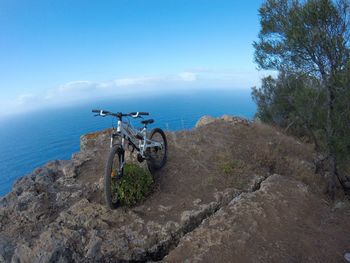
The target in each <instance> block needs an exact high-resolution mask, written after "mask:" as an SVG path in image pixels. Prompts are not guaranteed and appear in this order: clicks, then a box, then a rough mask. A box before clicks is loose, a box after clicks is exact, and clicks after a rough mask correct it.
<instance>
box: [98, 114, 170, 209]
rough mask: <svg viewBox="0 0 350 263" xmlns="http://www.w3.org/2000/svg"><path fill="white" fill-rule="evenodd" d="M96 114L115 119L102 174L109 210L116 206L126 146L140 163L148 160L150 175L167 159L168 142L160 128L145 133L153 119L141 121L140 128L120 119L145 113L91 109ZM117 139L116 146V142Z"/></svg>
mask: <svg viewBox="0 0 350 263" xmlns="http://www.w3.org/2000/svg"><path fill="white" fill-rule="evenodd" d="M92 112H93V113H97V114H96V115H95V116H101V117H106V116H112V117H115V118H117V129H114V130H113V132H112V134H111V141H110V153H109V157H108V160H107V163H106V168H105V174H104V193H105V199H106V203H107V205H108V206H109V207H110V208H111V209H115V208H117V207H119V205H120V200H119V198H118V193H117V186H118V183H119V182H120V180H121V178H122V177H123V174H124V165H125V158H124V157H125V149H126V148H125V146H126V145H127V146H128V147H129V149H130V147H131V152H132V153H133V152H134V151H135V150H136V152H137V160H138V161H139V162H143V161H144V160H146V161H147V166H148V168H149V170H150V171H151V172H153V171H156V170H159V169H161V168H162V167H163V166H164V165H165V163H166V160H167V150H168V145H167V140H166V136H165V133H164V131H163V130H162V129H160V128H154V129H153V130H152V131H151V132H150V133H149V135H148V134H147V125H148V124H152V123H153V122H154V120H153V119H148V120H143V121H141V123H142V124H143V128H141V129H136V128H134V127H133V126H132V125H131V123H130V120H129V121H128V122H126V121H124V120H123V117H126V118H128V117H132V118H134V119H137V118H142V116H147V115H149V113H148V112H131V113H121V112H117V113H113V112H109V111H106V110H95V109H94V110H92ZM117 137H119V140H118V142H117V143H115V139H116V138H117Z"/></svg>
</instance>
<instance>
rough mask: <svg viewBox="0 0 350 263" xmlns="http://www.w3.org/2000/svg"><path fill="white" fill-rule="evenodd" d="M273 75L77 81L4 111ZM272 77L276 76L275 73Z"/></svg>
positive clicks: (205, 73) (229, 84)
mask: <svg viewBox="0 0 350 263" xmlns="http://www.w3.org/2000/svg"><path fill="white" fill-rule="evenodd" d="M267 74H271V72H264V71H261V72H260V71H257V70H237V69H224V70H223V69H210V68H197V69H189V70H185V71H183V72H180V73H177V74H163V75H151V76H136V77H122V78H116V79H111V80H106V81H99V82H96V81H90V80H77V81H71V82H68V83H65V84H62V85H60V86H58V87H55V88H52V89H49V90H47V91H46V92H45V93H44V94H40V95H39V94H33V93H23V94H20V95H19V96H18V97H17V98H16V100H14V101H12V102H7V103H6V105H5V104H3V105H0V106H1V108H5V106H6V109H8V108H9V109H10V111H11V110H17V111H26V110H28V109H35V108H44V107H48V106H55V105H56V106H57V105H64V104H69V103H72V102H77V101H87V100H92V99H97V98H104V97H113V96H124V97H125V96H145V95H153V94H160V93H166V92H168V91H170V90H174V91H182V90H188V89H197V90H203V89H206V88H228V89H232V88H247V89H249V88H251V87H252V86H258V85H260V79H261V78H262V77H263V76H266V75H267ZM272 75H275V74H274V73H273V72H272Z"/></svg>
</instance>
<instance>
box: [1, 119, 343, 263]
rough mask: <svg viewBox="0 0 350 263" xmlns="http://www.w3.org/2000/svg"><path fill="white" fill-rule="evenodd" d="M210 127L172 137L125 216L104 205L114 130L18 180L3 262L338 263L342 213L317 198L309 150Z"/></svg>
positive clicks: (260, 128) (8, 209)
mask: <svg viewBox="0 0 350 263" xmlns="http://www.w3.org/2000/svg"><path fill="white" fill-rule="evenodd" d="M209 119H210V118H206V121H202V122H201V124H198V125H197V127H198V128H196V129H194V130H188V131H179V132H168V133H167V138H168V142H169V157H168V163H167V165H166V166H165V167H164V168H163V169H162V170H161V171H159V172H157V173H155V174H154V177H155V179H156V186H155V190H154V192H153V193H152V195H151V196H150V197H149V198H148V199H147V200H145V201H144V202H142V203H139V204H138V205H136V206H135V207H132V208H129V209H127V208H119V209H117V210H109V209H108V208H107V207H106V205H105V204H104V199H103V191H102V190H103V189H102V187H103V181H102V177H103V171H104V165H105V161H106V158H107V155H108V150H109V135H110V133H111V130H106V131H103V132H97V133H93V134H87V135H84V136H82V137H81V145H80V148H81V150H80V152H78V153H76V154H74V155H73V157H72V159H71V160H67V161H53V162H50V163H48V164H46V165H45V166H44V167H41V168H38V169H36V170H35V171H33V172H32V173H31V174H29V175H26V176H24V177H22V178H20V179H19V180H18V181H17V182H16V183H15V184H14V186H13V190H12V191H11V192H10V193H9V194H8V195H6V196H5V197H3V198H1V199H0V231H1V232H0V262H116V261H121V262H128V261H133V262H138V261H139V262H146V261H162V260H163V261H165V262H202V261H204V262H232V261H233V262H235V261H236V262H286V261H287V262H341V260H342V256H343V254H344V252H346V249H348V248H349V247H348V246H349V244H350V222H349V220H348V216H349V214H348V213H349V212H348V209H347V207H348V206H347V202H346V201H345V202H343V203H342V205H341V206H337V207H333V206H332V205H331V204H330V202H328V201H327V199H326V197H325V196H323V195H322V193H321V190H320V185H322V183H323V179H322V178H320V177H319V176H317V175H315V174H314V167H313V163H312V160H313V156H314V152H313V151H312V149H311V147H309V146H308V145H304V144H302V143H300V142H298V141H296V140H295V139H293V138H291V137H287V136H285V135H283V134H281V133H279V132H278V131H276V130H274V129H273V128H271V127H268V126H264V125H262V124H255V123H250V122H249V121H246V120H243V119H240V118H235V117H230V116H223V117H221V118H218V119H210V120H209ZM127 154H128V156H129V157H128V160H129V161H134V158H133V157H132V156H131V155H130V153H127ZM330 240H331V241H330Z"/></svg>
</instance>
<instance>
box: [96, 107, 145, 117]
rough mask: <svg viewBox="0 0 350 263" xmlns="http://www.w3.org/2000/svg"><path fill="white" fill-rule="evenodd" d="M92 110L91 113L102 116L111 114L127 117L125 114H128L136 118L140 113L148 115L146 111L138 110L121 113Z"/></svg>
mask: <svg viewBox="0 0 350 263" xmlns="http://www.w3.org/2000/svg"><path fill="white" fill-rule="evenodd" d="M92 112H93V113H98V115H99V116H103V117H104V116H107V115H111V116H114V117H118V118H121V117H127V116H130V117H133V118H138V117H140V116H141V115H149V113H148V112H142V111H140V112H130V113H121V112H117V113H113V112H110V111H106V110H96V109H93V110H92Z"/></svg>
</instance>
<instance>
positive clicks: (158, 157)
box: [147, 128, 168, 171]
mask: <svg viewBox="0 0 350 263" xmlns="http://www.w3.org/2000/svg"><path fill="white" fill-rule="evenodd" d="M149 139H150V140H151V141H155V142H158V143H160V144H161V145H162V147H157V146H155V147H150V148H148V150H147V154H148V160H147V165H148V168H149V169H150V170H151V171H154V170H159V169H161V168H162V167H163V166H164V165H165V163H166V161H167V154H168V143H167V140H166V136H165V133H164V131H163V130H162V129H160V128H155V129H153V130H152V131H151V133H150V135H149Z"/></svg>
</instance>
